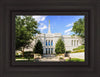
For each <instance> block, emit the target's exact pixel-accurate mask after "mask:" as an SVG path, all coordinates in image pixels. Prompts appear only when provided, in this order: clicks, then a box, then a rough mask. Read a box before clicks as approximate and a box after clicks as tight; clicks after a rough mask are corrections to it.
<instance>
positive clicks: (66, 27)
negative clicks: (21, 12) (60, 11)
mask: <svg viewBox="0 0 100 77" xmlns="http://www.w3.org/2000/svg"><path fill="white" fill-rule="evenodd" d="M32 17H33V18H35V20H36V21H37V22H38V23H39V26H38V30H40V32H41V33H47V32H48V25H49V20H50V27H51V33H61V34H62V35H72V34H74V33H73V32H71V30H72V27H73V24H74V22H75V21H78V19H80V18H84V15H33V16H32Z"/></svg>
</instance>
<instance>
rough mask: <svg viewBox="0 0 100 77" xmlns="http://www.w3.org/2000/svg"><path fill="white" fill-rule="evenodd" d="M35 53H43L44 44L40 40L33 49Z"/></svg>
mask: <svg viewBox="0 0 100 77" xmlns="http://www.w3.org/2000/svg"><path fill="white" fill-rule="evenodd" d="M33 52H34V53H38V54H43V46H42V43H41V41H40V40H38V41H37V43H36V45H35V46H34V49H33Z"/></svg>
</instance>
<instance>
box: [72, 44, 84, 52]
mask: <svg viewBox="0 0 100 77" xmlns="http://www.w3.org/2000/svg"><path fill="white" fill-rule="evenodd" d="M84 47H85V46H84V45H81V46H79V47H77V48H74V49H73V50H74V51H75V50H80V49H84Z"/></svg>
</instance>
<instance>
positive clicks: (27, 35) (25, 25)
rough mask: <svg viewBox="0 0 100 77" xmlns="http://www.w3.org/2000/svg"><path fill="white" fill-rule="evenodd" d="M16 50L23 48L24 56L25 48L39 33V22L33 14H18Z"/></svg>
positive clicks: (16, 20)
mask: <svg viewBox="0 0 100 77" xmlns="http://www.w3.org/2000/svg"><path fill="white" fill-rule="evenodd" d="M15 26H16V50H21V51H22V54H23V57H24V48H25V47H28V46H29V44H30V43H31V41H32V40H33V39H34V37H33V35H34V34H36V33H39V31H38V30H37V28H38V23H37V21H35V19H34V18H32V16H16V17H15Z"/></svg>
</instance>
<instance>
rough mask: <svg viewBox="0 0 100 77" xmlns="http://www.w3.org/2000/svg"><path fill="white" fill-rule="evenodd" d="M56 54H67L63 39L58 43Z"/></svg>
mask: <svg viewBox="0 0 100 77" xmlns="http://www.w3.org/2000/svg"><path fill="white" fill-rule="evenodd" d="M55 52H56V54H60V53H65V44H64V42H63V41H62V40H61V39H59V40H58V41H57V43H56V47H55Z"/></svg>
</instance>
